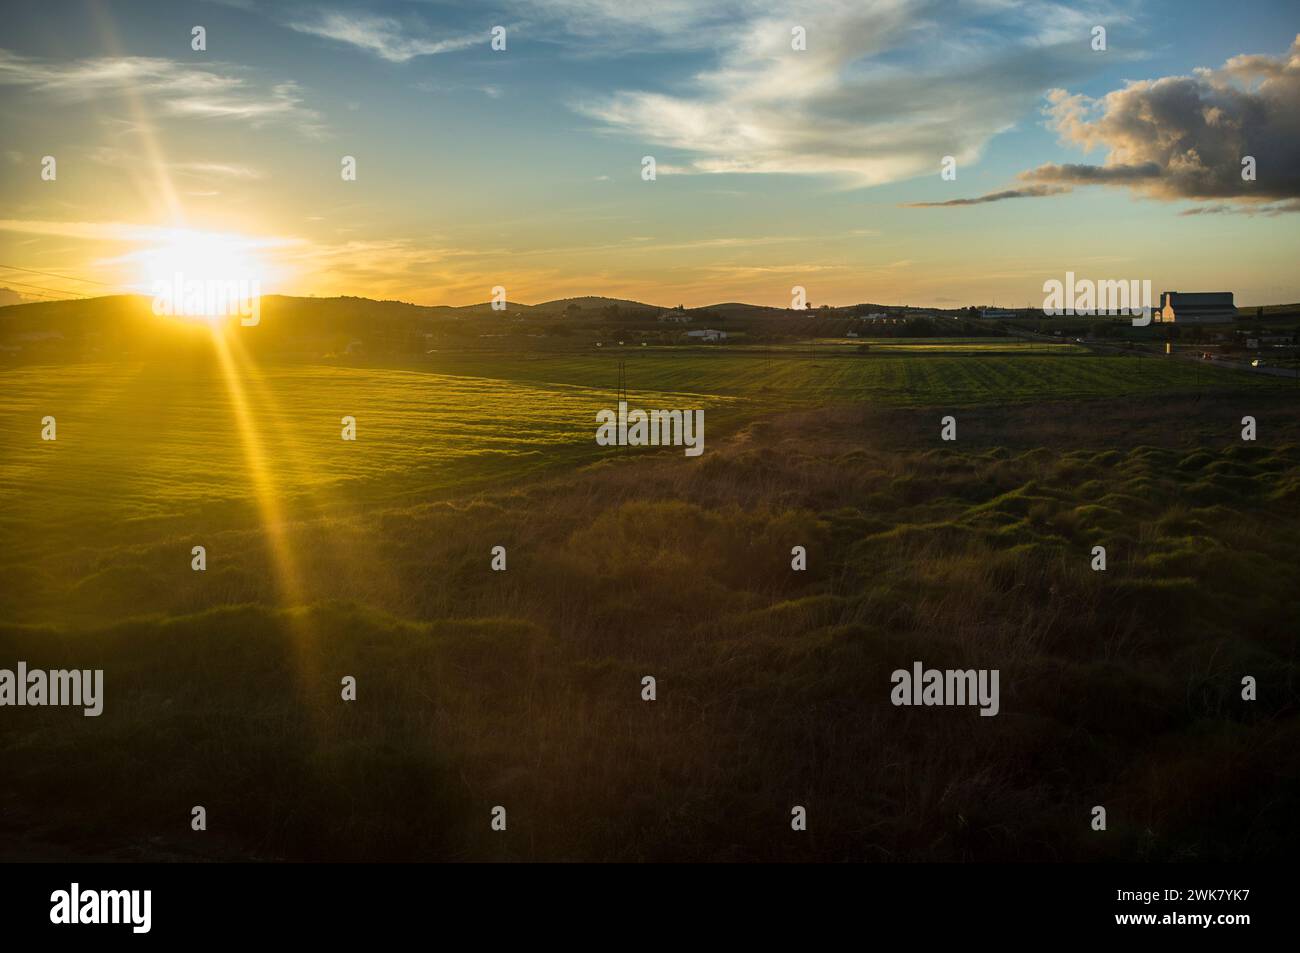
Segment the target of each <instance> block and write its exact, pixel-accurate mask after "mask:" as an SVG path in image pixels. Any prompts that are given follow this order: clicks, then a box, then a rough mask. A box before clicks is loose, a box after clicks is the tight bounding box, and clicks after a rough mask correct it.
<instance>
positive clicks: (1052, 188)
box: [903, 185, 1070, 208]
mask: <svg viewBox="0 0 1300 953" xmlns="http://www.w3.org/2000/svg"><path fill="white" fill-rule="evenodd" d="M1069 191H1070V189H1069V188H1068V187H1067V186H1060V185H1029V186H1026V187H1025V188H1022V189H1004V190H1003V191H1001V192H990V193H989V194H988V195H980V196H977V197H976V198H973V199H949V200H948V201H946V202H908V203H906V204H905V205H904V206H903V208H958V207H961V206H964V205H985V204H987V203H989V202H1002V201H1005V200H1006V199H1036V198H1042V197H1043V196H1047V195H1061V194H1062V193H1064V192H1069Z"/></svg>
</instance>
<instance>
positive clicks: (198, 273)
mask: <svg viewBox="0 0 1300 953" xmlns="http://www.w3.org/2000/svg"><path fill="white" fill-rule="evenodd" d="M265 245H266V242H265V241H264V240H261V239H256V238H248V237H245V236H242V235H236V234H229V233H218V232H198V231H190V230H185V229H175V230H173V231H171V232H170V233H169V234H168V235H167V237H166V239H165V240H164V241H163V242H161V243H159V244H156V245H154V246H152V247H149V248H146V249H143V250H141V251H139V252H137V253H136V254H135V255H134V256H133V257H135V258H136V259H137V260H138V263H139V275H140V283H141V284H142V285H143V287H144V288H145V289H146V290H147V292H148V293H149V294H150V295H152V296H153V297H154V305H155V306H154V311H155V313H157V314H163V315H170V316H174V317H181V318H192V319H199V320H209V321H215V320H216V319H219V318H223V317H226V316H229V315H234V314H241V315H246V314H247V311H248V308H249V306H250V303H251V302H254V301H255V300H256V299H257V298H260V296H261V287H262V283H263V281H264V280H265V279H266V277H267V268H266V262H265V261H264V259H263V257H262V255H261V254H260V252H261V249H262V248H263V247H264V246H265Z"/></svg>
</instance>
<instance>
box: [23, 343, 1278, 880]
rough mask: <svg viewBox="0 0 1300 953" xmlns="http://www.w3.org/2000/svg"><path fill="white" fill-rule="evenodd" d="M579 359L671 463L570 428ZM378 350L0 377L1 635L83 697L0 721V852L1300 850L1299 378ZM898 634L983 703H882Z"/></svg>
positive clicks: (588, 409) (810, 357)
mask: <svg viewBox="0 0 1300 953" xmlns="http://www.w3.org/2000/svg"><path fill="white" fill-rule="evenodd" d="M619 361H623V362H624V365H625V370H626V378H627V387H628V396H629V400H630V402H631V404H632V405H633V406H636V407H643V408H646V409H650V408H682V407H692V408H694V407H703V408H704V409H705V411H706V413H705V417H706V428H705V434H706V437H705V451H704V454H703V456H701V457H700V458H697V459H690V458H686V457H685V456H684V455H683V454H682V452H681V450H680V448H676V449H666V450H648V449H636V448H602V447H598V446H596V445H595V443H594V440H593V434H594V430H595V412H596V411H597V410H598V409H600V408H602V407H610V406H613V405H614V403H615V401H616V399H617V397H616V389H617V385H618V379H619V372H618V362H619ZM372 363H374V364H375V366H367V365H363V364H361V363H352V364H347V363H345V362H342V361H332V362H320V361H317V362H302V361H269V360H262V359H258V358H256V357H254V356H250V355H247V354H235V355H233V356H231V357H230V358H229V359H228V360H226V361H221V360H218V359H215V358H214V357H213V356H212V355H204V354H201V353H199V354H189V355H187V356H186V358H185V359H184V360H179V359H178V360H164V359H160V358H159V357H158V356H157V355H148V356H142V357H140V358H139V359H122V360H115V361H103V362H97V361H95V360H79V361H75V362H74V361H68V362H66V363H57V364H32V365H24V366H13V367H9V368H6V369H4V370H2V371H0V380H2V381H3V387H4V392H5V395H6V399H5V401H4V402H3V406H2V407H0V447H2V448H3V457H2V458H0V501H2V502H3V516H2V517H0V553H2V554H3V555H0V568H2V569H3V573H4V577H5V579H6V585H5V587H4V589H3V593H2V594H0V599H2V600H3V601H2V602H0V608H2V609H3V613H2V615H0V618H2V619H3V624H2V625H0V666H8V667H13V665H14V664H15V663H16V662H17V660H19V659H23V660H25V661H27V663H28V665H29V666H31V667H50V668H55V667H76V668H103V669H104V671H105V686H106V687H105V694H106V699H105V710H104V714H103V715H102V716H100V717H99V718H84V717H82V716H81V714H80V712H79V711H74V710H69V709H58V708H44V709H42V708H21V709H19V708H9V709H5V710H4V711H3V713H2V714H0V763H3V765H4V773H5V782H6V783H5V784H4V785H3V790H2V791H0V855H3V856H6V857H8V858H9V859H18V858H26V859H35V858H64V857H67V858H112V859H133V858H175V859H200V858H211V859H233V858H255V859H312V860H316V859H346V860H365V859H400V860H497V859H508V860H543V859H545V860H754V859H764V860H809V859H813V860H870V861H907V860H972V859H977V860H995V859H1009V860H1031V859H1032V860H1091V859H1122V860H1229V859H1249V858H1259V857H1278V858H1281V857H1289V856H1290V855H1291V854H1292V853H1293V852H1294V850H1295V849H1296V848H1297V847H1300V836H1297V834H1298V831H1300V828H1298V826H1297V824H1296V821H1295V819H1294V816H1293V809H1294V806H1295V803H1296V798H1297V795H1300V709H1298V708H1297V700H1300V684H1298V682H1297V666H1296V654H1295V644H1296V643H1295V636H1296V620H1297V618H1300V612H1298V610H1300V533H1298V532H1297V530H1298V529H1300V389H1298V388H1297V387H1296V384H1295V382H1294V381H1286V380H1280V379H1275V378H1265V377H1257V376H1252V375H1249V374H1244V373H1238V372H1233V371H1228V370H1218V369H1202V368H1200V367H1198V366H1195V365H1191V364H1180V363H1169V362H1165V361H1162V360H1160V359H1158V358H1136V357H1128V356H1116V355H1107V354H1097V353H1092V352H1090V351H1088V350H1087V349H1085V348H1080V347H1076V346H1073V345H1068V344H1066V345H1037V346H1032V345H1027V344H1016V343H1015V342H1010V341H991V340H989V339H973V340H971V341H962V340H957V339H949V340H945V341H943V342H942V343H941V345H940V344H936V345H935V346H933V347H932V346H931V343H927V342H925V341H891V342H888V345H887V346H878V345H877V344H875V343H872V345H871V347H870V348H869V349H868V350H867V351H865V352H859V351H857V350H856V349H854V348H843V347H840V348H835V349H832V348H829V347H814V346H811V345H808V346H791V347H786V348H783V347H773V348H753V349H744V348H736V347H712V348H709V347H704V348H691V349H686V348H654V347H647V348H644V349H642V348H638V347H634V346H630V345H629V346H628V347H626V348H622V349H617V350H614V349H610V350H609V351H607V352H606V351H604V350H603V349H602V351H601V352H596V351H595V350H594V349H591V348H584V349H578V348H573V349H571V350H570V351H567V352H541V351H530V350H529V349H528V348H527V347H520V348H513V349H509V350H500V351H490V350H479V351H468V350H466V351H456V350H453V349H448V350H438V351H435V352H433V353H430V354H428V355H425V356H423V357H421V358H419V359H415V358H412V359H410V360H406V361H402V362H389V363H390V366H381V363H380V362H372ZM46 414H51V415H54V416H55V417H56V419H57V422H58V423H57V426H58V439H57V441H54V442H43V441H41V440H40V437H39V435H40V420H41V418H42V417H43V416H44V415H46ZM349 414H350V415H354V416H355V417H356V419H357V431H358V439H357V440H356V442H345V441H343V440H341V439H340V418H341V417H343V416H344V415H349ZM946 414H953V415H955V416H956V418H957V426H958V439H957V441H956V442H951V443H949V442H943V441H941V440H940V439H939V426H940V423H939V422H940V418H941V417H942V416H944V415H946ZM1247 414H1249V415H1252V416H1254V417H1256V419H1257V421H1258V427H1259V437H1258V439H1257V440H1256V441H1255V442H1251V443H1248V442H1244V441H1242V440H1241V439H1240V436H1239V435H1240V429H1241V425H1240V419H1241V417H1242V416H1244V415H1247ZM199 544H201V545H204V546H205V547H206V549H207V560H208V563H207V570H206V571H205V572H194V571H192V570H191V568H190V560H191V555H190V551H191V547H192V546H194V545H199ZM497 545H501V546H505V547H506V549H507V552H508V568H507V571H505V572H492V571H490V568H489V562H490V550H491V548H492V547H493V546H497ZM794 545H802V546H805V547H806V548H807V551H808V561H809V565H808V570H807V571H806V572H793V571H791V568H790V550H791V547H792V546H794ZM1094 545H1104V546H1105V547H1106V548H1107V554H1108V568H1107V571H1106V572H1104V573H1099V572H1093V571H1091V569H1090V568H1089V563H1090V560H1091V556H1090V551H1091V548H1092V547H1093V546H1094ZM914 660H921V661H923V662H924V663H925V664H926V665H927V666H935V667H941V668H966V667H990V668H998V669H1000V670H1001V686H1002V689H1001V690H1002V701H1001V714H999V716H998V717H996V718H981V717H978V715H977V713H976V711H975V710H974V709H970V708H953V709H946V708H895V707H893V706H891V705H890V704H889V688H890V682H889V676H890V673H891V671H893V670H894V669H896V668H908V667H910V665H911V663H912V662H913V661H914ZM345 675H352V676H355V677H356V679H357V684H358V699H357V701H355V702H344V701H342V700H341V699H340V679H341V678H342V677H343V676H345ZM644 675H654V676H655V677H656V679H657V681H658V699H657V700H656V701H654V702H645V701H642V700H641V697H640V692H641V678H642V677H643V676H644ZM1245 675H1251V676H1253V677H1255V678H1256V679H1257V680H1258V684H1259V697H1258V700H1257V701H1254V702H1245V701H1243V700H1242V699H1241V697H1240V682H1241V678H1242V677H1243V676H1245ZM196 804H201V805H204V806H205V807H206V808H207V811H208V817H209V824H208V830H207V831H206V832H202V833H197V832H193V831H191V830H190V826H189V821H190V809H191V807H192V806H193V805H196ZM498 804H500V805H504V806H505V807H506V808H507V810H508V812H509V829H508V830H507V831H506V832H505V833H496V832H493V831H491V830H490V829H489V824H488V821H489V812H490V810H491V808H492V807H493V806H494V805H498ZM795 804H801V805H805V806H806V807H807V808H808V814H809V829H808V831H807V832H806V833H803V834H794V833H792V832H791V831H790V825H789V818H790V808H791V806H792V805H795ZM1098 804H1100V805H1104V806H1105V807H1106V808H1107V812H1108V825H1109V826H1108V830H1107V831H1106V832H1104V833H1100V832H1094V831H1092V830H1091V829H1090V827H1089V821H1090V817H1091V815H1090V812H1091V809H1092V807H1093V805H1098Z"/></svg>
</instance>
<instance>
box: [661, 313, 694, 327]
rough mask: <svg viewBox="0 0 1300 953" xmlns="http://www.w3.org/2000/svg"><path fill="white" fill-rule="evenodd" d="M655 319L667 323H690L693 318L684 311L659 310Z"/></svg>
mask: <svg viewBox="0 0 1300 953" xmlns="http://www.w3.org/2000/svg"><path fill="white" fill-rule="evenodd" d="M655 320H656V321H663V322H665V323H667V324H690V323H691V321H692V320H693V319H692V318H691V316H690V315H689V314H687V313H686V312H685V311H677V310H672V311H661V312H659V316H658V317H657V318H655Z"/></svg>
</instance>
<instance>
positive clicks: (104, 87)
mask: <svg viewBox="0 0 1300 953" xmlns="http://www.w3.org/2000/svg"><path fill="white" fill-rule="evenodd" d="M0 85H8V86H24V87H27V88H29V89H31V90H33V91H34V92H36V93H40V94H44V95H47V96H50V97H51V98H54V99H56V100H59V101H63V102H84V101H87V100H91V99H97V98H101V97H104V96H111V95H128V94H129V95H135V96H141V97H145V98H147V99H149V100H150V101H152V102H154V103H155V104H157V106H158V107H159V108H160V109H161V110H163V111H164V112H165V113H168V114H170V115H173V116H188V117H195V118H209V119H226V120H238V121H243V122H247V123H249V124H251V125H253V126H262V125H266V124H271V123H282V124H286V125H291V126H295V127H296V128H298V129H299V130H300V131H301V132H303V133H305V134H308V135H313V136H314V135H319V134H321V132H322V131H323V128H324V127H323V124H322V122H321V116H320V114H319V113H318V112H316V111H315V110H313V109H310V108H308V107H307V106H305V105H304V101H303V95H302V91H301V90H300V88H299V87H298V85H297V84H296V83H293V82H281V83H276V84H274V85H271V86H270V87H267V88H261V87H259V86H258V85H256V84H254V83H253V82H252V81H251V80H250V78H249V77H248V76H247V75H246V71H244V70H243V69H241V68H240V67H235V66H229V65H224V64H213V65H211V66H195V65H193V64H191V63H183V62H181V61H179V60H172V59H167V58H163V57H153V56H101V57H91V58H88V59H79V60H51V59H39V58H36V57H29V56H21V55H19V54H16V53H13V52H11V51H9V50H3V49H0Z"/></svg>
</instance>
